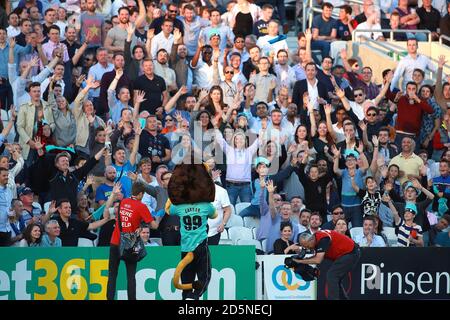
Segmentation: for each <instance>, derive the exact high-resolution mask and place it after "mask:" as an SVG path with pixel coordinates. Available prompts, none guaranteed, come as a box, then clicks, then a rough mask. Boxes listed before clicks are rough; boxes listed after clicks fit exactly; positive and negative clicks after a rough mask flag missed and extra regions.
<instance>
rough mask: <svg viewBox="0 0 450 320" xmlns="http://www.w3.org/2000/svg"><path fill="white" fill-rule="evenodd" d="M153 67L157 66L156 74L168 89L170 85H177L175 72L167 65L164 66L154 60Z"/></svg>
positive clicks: (155, 68)
mask: <svg viewBox="0 0 450 320" xmlns="http://www.w3.org/2000/svg"><path fill="white" fill-rule="evenodd" d="M153 65H154V66H155V67H154V70H155V71H154V72H155V74H156V75H158V76H160V77H161V78H163V79H164V81H165V82H166V87H168V86H169V85H175V86H176V85H177V82H176V75H175V71H173V69H171V68H169V67H168V66H167V64H166V65H162V64H160V63H159V62H158V61H156V60H154V61H153Z"/></svg>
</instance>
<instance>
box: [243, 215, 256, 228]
mask: <svg viewBox="0 0 450 320" xmlns="http://www.w3.org/2000/svg"><path fill="white" fill-rule="evenodd" d="M244 227H247V228H259V218H256V217H244Z"/></svg>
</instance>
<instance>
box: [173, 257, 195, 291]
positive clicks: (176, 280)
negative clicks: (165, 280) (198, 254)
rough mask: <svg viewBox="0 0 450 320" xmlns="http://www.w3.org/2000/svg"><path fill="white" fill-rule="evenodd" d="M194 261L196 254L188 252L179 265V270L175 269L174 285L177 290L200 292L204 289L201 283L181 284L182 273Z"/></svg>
mask: <svg viewBox="0 0 450 320" xmlns="http://www.w3.org/2000/svg"><path fill="white" fill-rule="evenodd" d="M192 260H194V253H193V252H188V253H187V254H186V255H185V256H184V258H183V259H182V260H181V261H180V262H179V263H178V265H177V268H176V269H175V273H174V275H173V285H174V286H175V288H177V289H179V290H192V289H197V290H200V288H201V287H202V285H201V283H200V282H199V281H194V282H193V283H185V284H182V283H181V282H180V277H181V273H182V272H183V270H184V268H186V266H187V265H188V264H189V263H191V262H192Z"/></svg>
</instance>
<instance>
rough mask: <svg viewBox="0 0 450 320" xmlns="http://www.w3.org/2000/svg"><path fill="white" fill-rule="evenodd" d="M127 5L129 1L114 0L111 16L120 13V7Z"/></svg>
mask: <svg viewBox="0 0 450 320" xmlns="http://www.w3.org/2000/svg"><path fill="white" fill-rule="evenodd" d="M127 6H128V5H127V3H126V2H124V1H123V0H114V2H113V4H112V6H111V16H117V15H118V14H119V9H120V8H122V7H127Z"/></svg>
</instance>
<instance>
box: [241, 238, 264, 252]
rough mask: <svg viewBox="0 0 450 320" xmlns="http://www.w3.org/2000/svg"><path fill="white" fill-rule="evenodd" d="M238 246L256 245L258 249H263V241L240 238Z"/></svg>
mask: <svg viewBox="0 0 450 320" xmlns="http://www.w3.org/2000/svg"><path fill="white" fill-rule="evenodd" d="M237 245H238V246H255V248H256V249H259V250H262V246H261V242H259V241H258V240H255V239H239V240H238V241H237Z"/></svg>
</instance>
